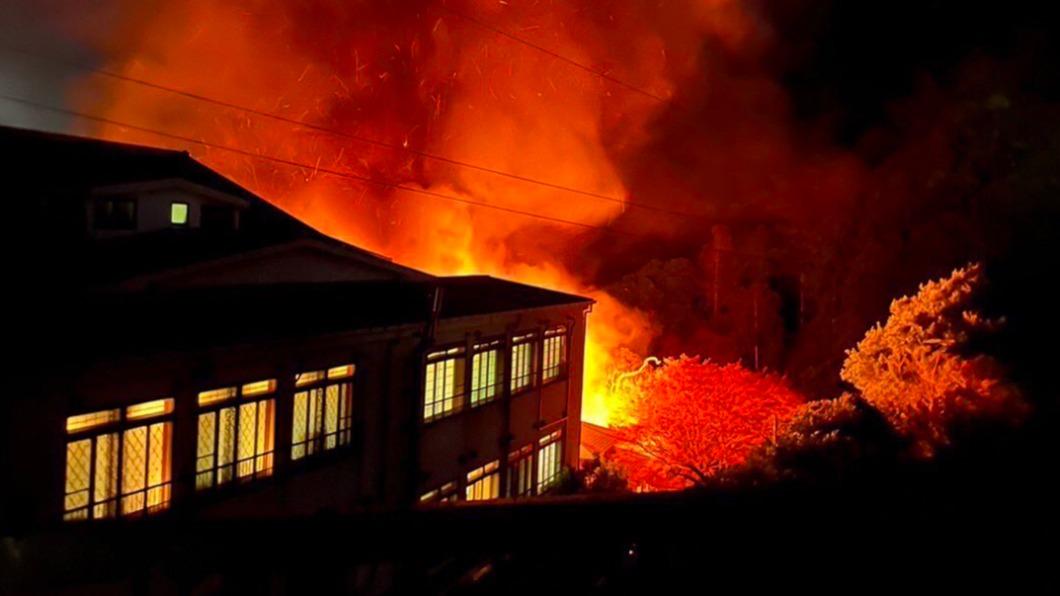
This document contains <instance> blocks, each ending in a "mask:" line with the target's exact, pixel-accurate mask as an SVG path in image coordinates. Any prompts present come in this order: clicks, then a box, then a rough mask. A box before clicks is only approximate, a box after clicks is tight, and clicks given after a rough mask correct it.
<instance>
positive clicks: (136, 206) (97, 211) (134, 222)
mask: <svg viewBox="0 0 1060 596" xmlns="http://www.w3.org/2000/svg"><path fill="white" fill-rule="evenodd" d="M91 202H92V229H93V230H98V231H101V232H133V231H136V230H137V229H138V228H139V227H140V198H139V197H138V196H136V195H134V194H114V195H100V196H96V197H93V198H92V201H91ZM108 203H110V204H111V205H112V208H111V213H110V214H109V216H105V217H100V215H102V211H103V210H102V207H103V205H105V204H108ZM118 203H128V204H131V205H132V213H131V214H130V217H131V219H130V221H129V223H128V225H114V212H115V210H114V208H113V207H114V206H116V205H117V204H118ZM101 222H103V223H101Z"/></svg>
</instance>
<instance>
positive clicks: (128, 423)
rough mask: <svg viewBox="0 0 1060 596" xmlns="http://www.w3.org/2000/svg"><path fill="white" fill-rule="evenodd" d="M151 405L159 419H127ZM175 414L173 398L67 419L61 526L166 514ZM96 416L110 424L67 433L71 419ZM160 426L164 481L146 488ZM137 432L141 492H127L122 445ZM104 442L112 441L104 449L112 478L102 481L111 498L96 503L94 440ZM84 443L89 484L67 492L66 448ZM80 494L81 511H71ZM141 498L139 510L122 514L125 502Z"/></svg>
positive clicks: (96, 449) (96, 445) (96, 443)
mask: <svg viewBox="0 0 1060 596" xmlns="http://www.w3.org/2000/svg"><path fill="white" fill-rule="evenodd" d="M156 403H157V404H161V405H162V411H161V412H160V413H150V412H149V413H147V414H144V415H134V414H133V413H132V411H133V410H134V409H135V408H137V407H142V406H146V405H152V404H156ZM175 410H176V400H175V399H174V398H172V397H162V398H158V399H152V400H148V401H143V402H136V403H133V404H129V405H126V406H119V407H115V408H105V409H102V410H95V411H92V412H85V413H83V414H72V415H69V416H67V417H66V419H65V420H66V439H65V444H66V449H65V451H66V457H65V460H64V462H63V497H62V503H61V507H60V511H61V514H62V519H63V521H64V522H78V521H95V520H100V519H134V518H142V517H147V516H148V515H157V514H160V513H164V512H165V511H167V510H169V509H170V507H171V506H172V503H173V443H174V439H173V435H174V433H173V422H174V418H175V416H174V411H175ZM97 414H107V415H108V417H109V418H110V419H109V420H101V421H98V422H94V423H89V424H87V425H84V426H80V427H78V428H74V429H71V428H70V424H71V419H75V418H80V417H85V416H94V415H97ZM159 425H161V427H162V430H161V432H162V437H161V439H162V441H163V447H162V454H161V458H162V460H163V464H162V465H163V468H162V469H161V470H160V475H161V476H162V477H163V481H162V482H159V483H155V484H151V469H150V466H151V461H150V460H151V459H152V457H151V454H152V437H153V432H154V429H155V427H156V426H159ZM141 428H142V429H145V430H144V436H145V443H144V455H143V459H144V461H143V466H144V471H143V486H141V487H139V488H135V489H134V490H129V491H127V490H126V486H125V485H126V478H125V469H126V466H127V463H128V462H127V461H126V459H127V457H126V454H127V450H128V449H127V445H128V444H127V443H126V440H127V436H128V435H129V433H131V432H133V431H136V430H139V429H141ZM104 436H106V437H108V438H109V439H110V441H111V445H110V447H109V448H108V449H109V452H110V459H111V462H110V465H111V466H112V470H113V473H111V474H110V475H109V478H107V479H106V480H108V482H110V483H113V486H112V487H111V489H110V491H111V492H110V494H109V495H105V496H104V498H103V499H101V500H99V501H97V500H96V499H97V497H98V495H97V483H98V481H99V480H100V478H99V466H98V457H99V451H100V449H99V438H100V437H104ZM83 441H89V447H88V449H89V453H88V458H89V460H88V468H87V472H86V474H87V483H88V484H87V486H86V487H84V488H81V489H77V490H75V491H70V490H69V480H70V478H69V474H70V470H71V465H70V448H71V446H73V445H75V444H77V443H81V442H83ZM153 491H154V492H155V494H160V495H161V501H160V503H158V504H155V505H154V506H152V505H150V504H149V503H150V500H151V498H152V492H153ZM81 492H84V493H85V497H86V500H85V503H84V505H79V506H76V507H70V506H69V505H68V504H69V499H70V498H71V496H72V495H75V494H77V493H81ZM140 495H142V499H143V504H142V506H141V507H139V508H138V509H135V510H133V511H131V512H127V511H126V508H125V506H126V502H127V500H128V499H130V498H135V497H137V496H140ZM100 507H102V509H98V508H100ZM97 510H100V511H103V514H102V515H97V514H96V511H97ZM80 512H84V516H83V517H81V516H80V515H75V514H79V513H80Z"/></svg>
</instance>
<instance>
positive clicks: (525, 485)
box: [420, 430, 563, 503]
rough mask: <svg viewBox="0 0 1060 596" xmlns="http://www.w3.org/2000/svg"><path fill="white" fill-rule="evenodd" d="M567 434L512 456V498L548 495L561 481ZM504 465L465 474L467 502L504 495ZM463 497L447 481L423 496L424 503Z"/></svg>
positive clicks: (558, 434)
mask: <svg viewBox="0 0 1060 596" xmlns="http://www.w3.org/2000/svg"><path fill="white" fill-rule="evenodd" d="M562 437H563V431H562V430H557V431H555V432H553V433H551V434H549V435H546V436H544V437H541V438H540V439H539V440H538V444H537V449H536V450H535V449H534V445H533V444H530V445H525V446H523V447H521V448H519V449H516V450H515V451H512V452H511V453H509V454H508V486H507V490H506V492H505V496H507V497H509V498H518V497H528V496H531V495H534V494H538V495H540V494H544V493H546V492H548V491H549V490H550V489H552V488H553V487H554V486H556V484H557V483H558V482H559V478H560V471H561V470H562V468H563V442H562V441H561V439H562ZM535 453H536V454H537V477H536V482H535V477H534V473H533V470H534V455H535ZM500 468H501V462H500V460H494V461H491V462H489V463H486V464H485V465H482V466H479V467H477V468H475V469H473V470H471V471H470V472H468V473H467V474H466V475H465V478H464V480H465V482H464V500H467V501H487V500H490V499H497V498H500V496H501V469H500ZM459 496H460V492H459V490H458V486H457V482H456V481H453V482H447V483H445V484H443V485H442V486H440V487H438V488H436V489H434V490H431V491H428V492H426V493H424V494H423V495H421V496H420V502H421V503H437V502H449V501H456V500H458V498H459Z"/></svg>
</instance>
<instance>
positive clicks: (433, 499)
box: [420, 481, 457, 504]
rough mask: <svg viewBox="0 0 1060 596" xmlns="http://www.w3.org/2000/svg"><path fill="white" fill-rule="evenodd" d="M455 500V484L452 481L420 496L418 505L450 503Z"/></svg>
mask: <svg viewBox="0 0 1060 596" xmlns="http://www.w3.org/2000/svg"><path fill="white" fill-rule="evenodd" d="M456 498H457V494H456V482H455V481H453V482H447V483H445V484H443V485H442V486H441V487H439V488H436V489H434V490H432V491H428V492H425V493H423V494H422V495H421V496H420V503H422V504H426V503H452V502H455V501H456Z"/></svg>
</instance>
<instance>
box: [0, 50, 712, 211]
mask: <svg viewBox="0 0 1060 596" xmlns="http://www.w3.org/2000/svg"><path fill="white" fill-rule="evenodd" d="M0 50H3V51H6V52H10V53H17V54H21V55H24V56H29V57H30V58H34V59H37V60H43V61H47V62H51V63H54V64H60V65H63V66H65V67H68V68H72V69H76V70H80V71H84V72H90V73H93V74H96V75H99V76H103V77H107V78H111V79H114V80H118V81H122V82H125V83H130V84H134V85H140V86H143V87H147V88H149V89H155V90H157V91H163V92H166V93H171V94H173V95H177V96H180V97H184V98H186V99H191V100H193V101H201V102H204V103H209V104H212V105H216V106H219V107H222V108H226V109H231V110H237V111H241V112H245V113H248V114H253V115H255V116H260V117H262V118H269V119H271V120H275V121H277V122H283V123H285V124H290V125H293V126H299V127H302V128H306V129H309V130H313V131H316V132H320V133H324V134H328V135H333V136H337V137H341V138H344V139H348V140H352V141H357V142H361V143H365V144H368V145H374V146H377V147H383V148H385V149H389V150H392V151H400V152H403V153H408V154H412V155H416V156H418V157H422V158H424V159H430V160H434V161H438V162H442V163H446V164H449V165H453V166H458V167H463V168H468V169H471V170H476V171H479V172H483V173H487V174H493V175H496V176H502V177H505V178H509V179H512V180H518V181H520V182H526V183H528V184H536V185H538V186H542V187H546V188H551V189H553V190H559V191H563V192H570V193H574V194H579V195H583V196H586V197H590V198H594V199H600V200H602V201H609V202H612V203H617V204H620V205H623V206H628V207H633V208H637V209H644V210H647V211H654V212H658V213H664V214H667V215H673V216H676V217H702V214H697V213H691V212H687V211H680V210H675V209H667V208H665V207H657V206H655V205H648V204H646V203H641V202H639V201H633V200H623V199H619V198H616V197H612V196H608V195H605V194H601V193H596V192H593V191H588V190H584V189H579V188H574V187H571V186H566V185H563V184H558V183H555V182H548V181H546V180H540V179H537V178H532V177H529V176H523V175H521V174H515V173H512V172H506V171H504V170H498V169H495V168H490V167H487V166H481V165H478V164H474V163H471V162H466V161H461V160H458V159H453V158H450V157H445V156H443V155H437V154H433V153H429V152H426V151H420V150H417V149H412V148H409V147H406V146H404V145H402V144H397V143H389V142H386V141H380V140H378V139H373V138H370V137H365V136H362V135H358V134H354V133H350V132H345V131H341V130H337V129H334V128H329V127H326V126H321V125H318V124H313V123H312V122H306V121H304V120H298V119H296V118H289V117H287V116H282V115H280V114H276V113H273V112H266V111H264V110H258V109H255V108H250V107H247V106H243V105H240V104H236V103H232V102H229V101H225V100H222V99H217V98H215V97H210V96H207V95H202V94H199V93H194V92H191V91H186V90H184V89H179V88H176V87H170V86H168V85H163V84H161V83H155V82H153V81H148V80H146V79H140V78H137V77H131V76H128V75H124V74H121V73H117V72H114V71H110V70H106V69H102V68H97V67H94V66H89V65H86V64H80V63H76V62H71V61H67V60H60V59H58V58H54V57H51V56H44V55H41V54H37V53H34V52H29V51H26V50H23V49H21V48H14V47H10V46H0Z"/></svg>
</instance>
